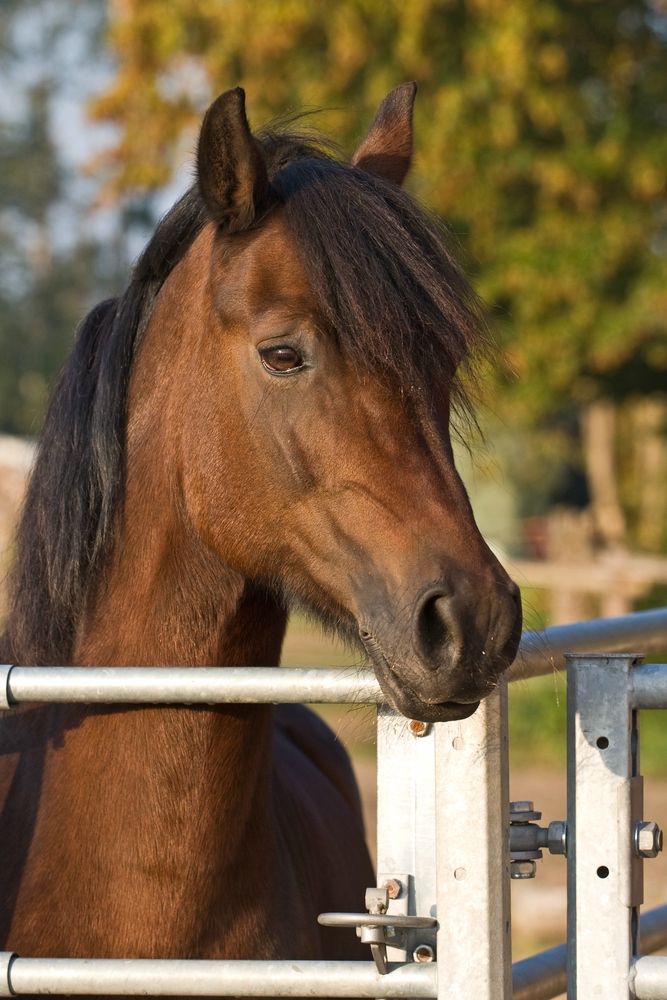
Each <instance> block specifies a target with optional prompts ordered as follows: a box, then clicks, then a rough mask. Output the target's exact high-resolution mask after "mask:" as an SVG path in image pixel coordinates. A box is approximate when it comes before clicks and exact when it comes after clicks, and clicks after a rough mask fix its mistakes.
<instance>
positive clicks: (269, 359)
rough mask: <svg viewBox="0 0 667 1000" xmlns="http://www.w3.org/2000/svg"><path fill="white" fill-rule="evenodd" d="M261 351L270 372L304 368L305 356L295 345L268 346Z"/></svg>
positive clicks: (263, 362) (263, 361)
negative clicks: (302, 355)
mask: <svg viewBox="0 0 667 1000" xmlns="http://www.w3.org/2000/svg"><path fill="white" fill-rule="evenodd" d="M259 353H260V356H261V359H262V364H263V365H264V367H265V368H266V370H267V371H269V372H293V371H297V370H298V369H299V368H303V358H302V357H300V356H299V355H298V354H297V352H296V351H295V350H294V348H293V347H266V348H265V349H264V350H263V351H260V352H259Z"/></svg>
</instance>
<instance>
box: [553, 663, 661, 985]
mask: <svg viewBox="0 0 667 1000" xmlns="http://www.w3.org/2000/svg"><path fill="white" fill-rule="evenodd" d="M566 660H567V714H568V742H567V745H568V751H567V754H568V756H567V782H568V793H567V794H568V803H567V820H568V829H567V850H568V856H567V877H568V928H567V939H568V956H567V957H568V984H567V995H568V998H569V1000H628V997H629V995H630V991H629V985H628V973H629V970H630V965H631V962H632V956H633V954H634V953H635V951H636V944H637V927H638V917H639V912H638V908H639V905H640V904H641V902H642V894H643V885H642V862H641V860H640V859H639V858H638V857H636V856H635V853H634V850H633V832H634V825H635V823H636V822H637V821H638V820H640V819H641V816H642V779H641V777H640V776H639V732H638V721H637V712H636V711H633V710H632V705H631V672H632V667H633V665H634V664H635V663H636V662H637V661H638V657H637V656H635V655H632V654H627V653H617V654H607V655H599V656H596V655H594V654H591V653H580V654H575V653H573V654H568V655H566Z"/></svg>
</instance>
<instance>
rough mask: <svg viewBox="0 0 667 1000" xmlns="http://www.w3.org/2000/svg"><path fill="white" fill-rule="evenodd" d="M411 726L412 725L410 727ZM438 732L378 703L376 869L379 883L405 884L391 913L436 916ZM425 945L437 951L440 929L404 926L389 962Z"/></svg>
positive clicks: (408, 956) (408, 958)
mask: <svg viewBox="0 0 667 1000" xmlns="http://www.w3.org/2000/svg"><path fill="white" fill-rule="evenodd" d="M411 726H412V728H411ZM434 746H435V734H434V732H433V727H432V726H426V725H423V726H421V725H420V724H418V723H417V724H415V723H411V722H410V720H409V719H406V718H404V716H402V715H399V714H398V712H395V711H394V710H393V709H391V708H389V706H388V705H378V730H377V761H378V765H377V766H378V770H377V774H378V777H377V793H378V800H377V872H378V885H379V886H381V885H384V883H385V882H386V881H387V880H388V879H396V880H398V881H399V882H401V883H402V885H404V886H405V891H401V893H400V895H399V896H398V898H396V899H390V901H389V909H388V911H387V912H388V913H407V914H411V915H416V916H420V917H435V916H436V895H435V753H434ZM419 945H426V946H427V948H426V950H423V951H422V952H421V953H420V954H422V956H423V958H426V959H428V957H429V951H428V949H432V950H433V952H434V951H435V931H434V930H430V929H427V930H416V931H407V932H404V933H403V935H402V937H401V939H400V940H398V941H397V946H396V947H389V948H388V949H387V958H388V960H389V961H390V962H405V961H411V960H412V955H413V952H414V950H415V948H416V947H417V946H419Z"/></svg>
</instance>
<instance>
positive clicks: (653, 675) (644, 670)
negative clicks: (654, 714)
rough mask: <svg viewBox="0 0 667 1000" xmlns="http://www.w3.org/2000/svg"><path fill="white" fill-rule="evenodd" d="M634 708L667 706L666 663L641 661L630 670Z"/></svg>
mask: <svg viewBox="0 0 667 1000" xmlns="http://www.w3.org/2000/svg"><path fill="white" fill-rule="evenodd" d="M632 686H633V693H632V703H633V705H634V707H635V708H667V663H642V664H641V665H640V666H638V667H635V668H634V670H633V671H632Z"/></svg>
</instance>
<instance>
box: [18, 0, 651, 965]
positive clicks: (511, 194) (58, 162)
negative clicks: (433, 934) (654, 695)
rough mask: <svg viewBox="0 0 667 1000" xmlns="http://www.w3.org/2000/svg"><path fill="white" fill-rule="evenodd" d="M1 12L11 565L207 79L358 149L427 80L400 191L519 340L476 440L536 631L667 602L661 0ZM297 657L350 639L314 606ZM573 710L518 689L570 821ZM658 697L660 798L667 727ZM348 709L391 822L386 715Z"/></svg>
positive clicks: (522, 945)
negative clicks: (58, 397) (376, 720)
mask: <svg viewBox="0 0 667 1000" xmlns="http://www.w3.org/2000/svg"><path fill="white" fill-rule="evenodd" d="M2 13H3V17H2V21H1V22H0V137H1V142H0V578H1V577H2V575H4V571H5V569H6V566H7V564H8V561H9V560H10V558H11V534H12V527H13V524H14V521H15V517H16V511H17V508H18V505H19V504H20V499H21V496H22V492H23V489H24V483H25V477H26V473H27V471H28V469H29V466H30V461H31V456H32V451H33V447H34V445H33V442H34V440H35V437H36V436H37V434H38V433H39V428H40V423H41V420H42V417H43V413H44V407H45V403H46V400H47V397H48V390H49V385H50V384H51V382H52V380H53V377H54V374H55V373H56V372H57V370H58V367H59V365H60V364H61V362H62V360H63V358H64V356H65V354H66V352H67V350H68V348H69V345H70V343H71V341H72V336H73V332H74V330H75V328H76V326H77V324H78V322H79V321H80V320H81V318H82V317H83V315H84V314H85V312H86V311H87V310H88V309H89V308H90V307H91V306H92V305H93V304H94V303H95V302H96V301H97V300H99V299H100V298H102V297H104V296H107V295H109V294H114V293H117V292H119V291H121V290H122V288H123V286H124V283H125V281H126V278H127V272H128V267H129V266H130V264H131V262H132V260H133V259H134V258H135V257H136V254H137V253H138V251H139V250H140V248H141V246H142V245H143V242H144V241H145V239H146V238H147V236H148V234H149V233H150V231H151V230H152V228H153V226H154V224H155V221H156V220H157V218H158V217H159V216H160V215H161V214H162V213H163V212H164V211H165V210H166V209H167V208H168V207H169V206H170V205H171V204H172V203H173V201H174V200H175V198H176V197H177V196H178V195H179V194H180V193H181V192H182V191H183V190H184V189H185V188H186V187H187V186H188V185H189V183H191V180H192V153H193V149H194V144H195V141H196V134H197V128H198V123H199V121H200V119H201V115H202V112H203V111H204V110H205V108H206V107H207V105H208V103H209V102H210V100H211V99H212V98H213V97H214V96H216V95H217V94H218V93H219V92H220V91H222V90H225V89H227V88H228V87H232V86H236V85H237V84H241V85H242V86H244V87H245V89H246V92H247V104H248V109H249V113H250V116H251V122H252V123H253V124H257V125H259V124H261V123H263V122H264V121H266V120H267V119H268V118H271V117H273V116H276V115H280V114H283V113H285V112H286V111H293V110H297V109H302V108H306V109H309V110H312V111H313V112H314V119H313V120H314V122H315V123H316V124H317V125H318V126H319V127H321V128H322V129H323V130H324V131H326V132H327V133H328V134H330V135H332V136H333V137H334V138H335V139H336V140H337V141H338V142H339V143H340V145H341V146H342V148H343V149H344V150H345V151H346V152H347V153H348V154H349V153H351V152H352V150H353V149H354V147H355V144H356V143H357V142H358V140H359V139H360V137H361V136H362V134H363V132H364V130H365V128H366V127H367V126H368V124H369V122H370V120H371V118H372V116H373V114H374V112H375V109H376V108H377V105H378V103H379V101H380V100H381V99H382V97H383V96H384V95H385V94H386V93H387V91H388V90H390V89H391V88H392V87H394V86H396V85H397V84H399V83H402V82H404V81H405V80H411V79H414V80H416V81H417V82H418V84H419V94H418V98H417V105H416V121H415V125H416V157H415V165H414V170H413V172H412V175H411V177H410V180H409V183H408V187H409V189H410V190H411V192H412V193H413V194H414V195H415V196H416V197H417V198H419V199H420V200H421V201H422V202H424V203H425V204H426V205H427V206H429V208H431V209H432V210H433V211H435V212H436V213H437V214H438V215H439V216H440V217H441V218H442V219H443V220H445V221H446V223H447V225H448V226H449V227H450V229H451V231H452V236H453V238H454V239H455V241H456V245H457V253H458V254H459V256H460V259H461V260H462V262H463V264H464V267H465V269H466V270H467V272H468V274H469V275H470V276H471V278H472V280H473V281H474V283H475V285H476V287H477V288H478V290H479V291H480V292H481V294H482V295H483V296H484V298H485V299H486V300H487V302H488V303H489V307H490V310H491V314H492V318H493V323H494V330H495V336H496V338H497V340H498V342H499V346H500V354H499V358H498V363H497V365H496V366H495V368H494V369H493V370H492V369H489V370H488V371H487V372H486V373H485V376H484V385H485V388H486V393H487V397H486V399H485V400H484V401H483V405H481V406H480V414H479V418H480V424H481V428H482V431H483V434H482V435H477V436H476V437H475V438H474V439H469V440H468V442H467V445H464V444H461V445H460V446H459V449H458V463H459V466H460V469H461V472H462V474H463V476H464V479H465V482H466V485H467V486H468V489H469V491H470V494H471V499H472V502H473V506H474V508H475V512H476V515H477V518H478V522H479V524H480V527H481V529H482V531H483V533H484V534H485V536H486V537H487V539H488V540H489V542H490V543H491V545H492V546H493V547H494V549H495V551H496V552H497V553H498V554H499V556H500V557H501V558H502V559H503V561H504V562H505V564H506V565H507V567H508V569H509V571H510V572H511V574H512V575H513V577H514V579H516V580H517V582H518V583H519V584H520V585H521V586H522V589H523V593H524V604H525V611H526V618H527V622H528V624H529V626H532V627H538V626H540V625H544V624H554V623H556V624H558V623H564V622H568V621H574V620H577V619H580V618H586V617H594V616H598V615H613V614H620V613H624V612H627V611H631V610H633V609H640V608H648V607H653V606H658V605H662V604H667V280H666V279H667V185H666V181H667V4H665V2H664V0H654V2H629V3H628V2H625V0H604V2H598V0H412V2H411V3H409V4H407V3H404V2H400V0H382V2H380V0H327V3H319V2H317V0H253V2H249V0H224V2H223V0H109V2H108V3H107V2H103V0H20V2H18V0H3V4H2ZM1 600H2V593H1V590H0V603H1ZM283 662H284V663H285V664H291V665H297V664H304V663H309V664H311V663H339V662H352V659H351V656H350V654H349V653H347V652H346V651H345V650H342V649H341V648H339V647H337V646H336V645H335V644H332V643H331V642H330V641H329V640H326V639H324V638H323V637H322V636H321V635H320V634H319V632H318V631H317V630H316V629H315V628H314V627H312V626H310V625H309V624H308V623H306V622H303V621H300V620H295V621H293V622H292V624H291V628H290V633H289V635H288V640H287V643H286V647H285V653H284V658H283ZM564 712H565V707H564V685H563V682H562V680H561V679H560V678H558V677H554V678H547V679H542V680H539V681H535V682H531V683H529V684H525V685H524V686H523V687H521V688H520V689H519V690H516V689H515V690H514V691H513V694H512V755H513V764H514V766H515V769H514V777H513V794H514V795H515V797H527V798H538V799H541V801H540V802H538V808H539V807H540V806H541V807H542V808H544V810H545V817H546V819H547V820H549V819H554V818H562V817H563V816H564V809H565V804H564V787H563V783H562V764H563V761H564V718H565V715H564ZM644 714H645V719H644V740H643V744H644V747H645V753H644V771H645V772H646V773H648V774H650V775H653V776H655V780H654V781H653V782H652V784H651V785H650V788H653V789H655V795H656V809H655V810H654V811H655V812H656V815H655V816H653V812H652V813H651V818H655V819H660V816H659V802H660V801H667V794H665V793H666V792H667V783H665V784H664V785H663V784H661V781H660V777H659V776H660V774H665V773H666V771H665V766H664V761H665V760H666V759H667V758H666V756H665V755H666V754H667V733H665V732H663V730H662V728H661V726H660V723H659V720H658V719H654V718H653V717H652V715H651V713H644ZM329 718H330V719H331V721H332V723H333V724H334V726H335V727H336V728H337V729H338V731H339V732H340V733H341V738H343V739H345V740H346V742H347V743H348V745H349V746H350V748H351V750H352V751H353V753H354V756H355V761H356V765H357V768H358V773H359V776H360V780H361V781H362V785H363V787H364V789H365V794H366V802H367V809H368V816H369V818H372V809H373V803H372V768H373V764H372V750H373V745H372V740H373V736H372V732H373V727H372V718H371V716H370V715H369V714H368V712H366V710H363V711H356V710H355V711H347V710H346V712H345V713H342V714H341V713H338V714H337V715H335V716H334V715H332V714H331V713H329ZM653 794H654V793H653V792H649V801H650V799H651V796H652V795H653ZM557 814H558V815H557ZM560 814H562V815H560ZM647 815H648V813H647ZM663 822H664V819H663ZM560 862H561V859H557V858H556V859H549V860H548V862H547V861H545V862H543V865H542V867H543V872H542V874H541V875H540V878H539V879H538V880H537V882H536V883H535V884H534V885H533V884H527V885H520V886H519V887H518V888H517V889H516V891H515V893H514V895H515V904H516V905H515V918H514V919H515V930H516V932H517V933H516V934H515V945H516V948H517V954H519V953H521V952H522V950H523V949H527V948H528V947H531V946H533V945H535V944H536V943H537V944H548V943H551V942H552V941H555V940H557V939H562V937H563V934H564V906H565V902H564V900H565V896H564V882H563V879H562V875H563V872H562V867H563V866H562V865H561V864H560ZM552 863H553V864H552ZM554 865H555V867H554ZM559 866H560V867H559ZM661 871H662V875H660V873H659V872H658V863H656V862H651V875H652V876H654V879H653V882H651V881H650V880H649V884H648V890H647V892H648V895H649V897H651V901H653V899H652V894H653V895H656V896H659V895H660V893H662V897H663V898H667V891H665V890H666V889H667V869H664V866H663V869H661ZM647 879H649V876H648V875H647ZM656 901H657V899H656Z"/></svg>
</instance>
